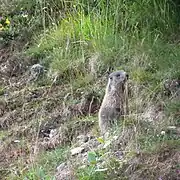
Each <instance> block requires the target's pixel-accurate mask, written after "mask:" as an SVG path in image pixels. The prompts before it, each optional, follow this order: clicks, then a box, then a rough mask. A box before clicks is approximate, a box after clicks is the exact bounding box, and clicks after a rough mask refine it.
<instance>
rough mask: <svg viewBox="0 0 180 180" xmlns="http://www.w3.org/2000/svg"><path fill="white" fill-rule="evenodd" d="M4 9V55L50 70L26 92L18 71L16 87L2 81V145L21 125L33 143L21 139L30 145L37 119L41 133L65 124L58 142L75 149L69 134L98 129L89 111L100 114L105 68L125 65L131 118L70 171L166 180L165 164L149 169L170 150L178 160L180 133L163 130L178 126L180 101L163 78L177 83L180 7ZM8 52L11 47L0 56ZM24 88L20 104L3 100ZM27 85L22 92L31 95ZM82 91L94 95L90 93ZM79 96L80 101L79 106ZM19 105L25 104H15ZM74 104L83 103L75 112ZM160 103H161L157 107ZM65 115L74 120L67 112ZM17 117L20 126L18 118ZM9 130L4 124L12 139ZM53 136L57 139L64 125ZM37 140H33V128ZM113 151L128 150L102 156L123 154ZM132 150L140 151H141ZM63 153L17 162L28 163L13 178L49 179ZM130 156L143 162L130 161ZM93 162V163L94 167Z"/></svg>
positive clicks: (109, 4) (0, 30)
mask: <svg viewBox="0 0 180 180" xmlns="http://www.w3.org/2000/svg"><path fill="white" fill-rule="evenodd" d="M0 4H1V7H0V48H1V49H2V54H3V52H6V53H9V54H7V57H9V56H19V54H21V56H20V60H19V61H18V62H20V64H25V65H24V66H23V67H26V66H29V65H32V64H33V63H34V62H35V63H37V62H38V63H40V64H42V65H43V66H45V69H46V70H47V73H46V75H44V76H43V77H42V78H41V79H40V80H38V81H37V82H35V83H34V84H31V85H26V86H23V85H22V86H21V82H22V80H21V79H23V78H24V76H23V75H22V74H23V73H22V72H21V73H19V75H17V77H16V76H15V78H17V81H16V82H20V83H19V84H18V83H17V84H18V86H17V88H16V87H15V86H13V83H12V82H13V80H12V82H11V81H8V80H9V79H8V78H11V77H13V76H11V77H8V76H7V75H5V76H3V78H4V79H2V81H0V83H1V82H2V85H0V96H1V97H2V99H3V98H4V101H5V102H7V103H9V104H8V105H9V106H8V107H9V109H6V110H2V112H1V111H0V115H1V116H2V117H10V118H11V117H13V118H14V119H13V121H12V122H10V120H9V119H8V118H4V119H5V120H3V121H2V124H1V123H0V130H1V128H2V131H1V133H0V141H1V139H5V140H6V138H7V139H8V140H7V141H6V142H9V141H10V140H9V139H11V138H12V139H14V138H15V137H14V134H13V133H9V132H11V131H12V132H15V131H16V129H13V128H15V127H16V128H17V126H20V125H22V126H23V128H24V129H26V123H28V125H29V126H28V127H29V128H31V130H29V129H28V130H27V132H28V133H29V134H28V135H29V136H30V137H28V135H27V134H26V131H25V130H24V131H25V132H23V133H24V134H26V136H27V137H28V138H27V139H28V140H27V141H28V142H29V141H30V140H29V139H31V136H32V137H33V138H34V136H35V135H34V129H35V131H37V123H35V119H43V124H40V125H39V124H38V126H40V127H38V128H42V129H43V128H47V126H48V125H49V124H51V125H49V127H50V128H49V129H51V127H54V128H57V127H60V126H63V127H64V129H65V130H64V131H65V134H63V136H65V137H63V138H64V139H66V140H64V141H63V142H68V143H70V144H71V143H72V144H71V145H73V143H74V142H73V140H74V139H73V138H75V136H77V135H78V134H80V132H81V131H83V132H86V131H87V129H88V130H89V131H90V132H93V133H94V134H95V135H97V134H98V132H97V124H96V123H94V122H96V119H97V118H94V115H93V116H91V115H92V114H93V113H94V114H95V117H97V111H96V109H98V107H99V104H100V102H101V99H102V97H103V93H104V90H105V83H106V76H107V72H109V71H112V70H119V69H124V70H125V71H127V72H128V73H129V77H130V83H131V86H132V87H131V91H132V92H131V97H130V100H129V106H130V115H129V116H128V117H125V120H124V121H123V122H121V123H120V125H119V127H118V128H116V129H114V133H113V135H112V138H113V136H119V138H117V139H116V140H111V139H110V140H109V141H107V142H106V141H105V142H104V140H102V139H101V138H99V141H100V143H102V144H103V143H104V144H106V143H107V144H108V143H109V144H108V145H107V146H106V148H105V150H104V149H103V150H102V149H99V151H98V150H97V152H94V151H92V154H91V153H90V154H91V155H90V154H89V156H88V158H87V161H88V160H89V161H90V162H88V163H89V164H88V163H87V164H86V165H85V166H83V168H82V167H80V168H79V167H76V165H74V166H75V167H74V169H75V170H74V171H75V172H76V175H77V177H78V179H81V180H88V179H105V178H107V177H109V178H114V179H115V178H121V179H128V176H131V175H132V174H134V175H136V176H135V179H138V178H141V179H143V178H144V179H149V178H154V179H158V178H160V177H159V176H163V175H164V174H165V172H163V168H164V167H161V166H160V165H159V164H158V162H157V164H158V165H157V167H158V168H159V172H158V168H157V169H156V170H155V169H153V167H152V166H155V165H154V164H153V163H154V161H153V160H154V159H157V157H159V156H161V153H162V154H163V153H164V151H165V150H166V149H168V151H170V152H172V153H169V159H172V160H174V159H175V155H174V154H176V153H177V150H178V149H179V148H180V145H179V133H180V132H177V133H174V132H173V131H172V130H168V126H175V128H176V129H178V128H180V120H179V119H180V116H179V106H180V104H179V101H178V100H177V99H171V98H169V97H167V96H165V95H164V93H163V82H164V81H165V80H166V79H178V78H180V71H179V67H180V60H179V59H180V45H179V34H178V33H179V28H180V27H179V18H180V8H179V3H178V1H173V0H153V1H152V0H136V1H132V0H126V1H125V0H111V1H107V0H100V1H97V0H95V1H87V0H73V1H64V0H61V1H58V0H46V1H43V0H32V1H28V0H13V1H10V0H7V1H1V0H0ZM1 49H0V50H1ZM4 49H7V50H8V51H3V50H4ZM9 49H10V50H9ZM0 53H1V51H0ZM0 55H1V54H0ZM21 58H22V59H21ZM4 59H6V58H4ZM7 59H8V58H7ZM24 59H26V61H24ZM27 61H28V62H27ZM0 63H1V61H0ZM3 63H6V62H3V59H2V65H3V67H5V65H4V64H3ZM21 75H22V76H21ZM55 76H57V77H58V78H57V79H56V78H55ZM6 78H7V79H8V80H7V82H6V81H5V79H6ZM0 80H1V79H0ZM25 81H26V80H25ZM31 86H34V87H36V89H37V90H36V92H38V93H39V94H40V95H37V97H36V98H34V96H33V98H32V96H31V94H36V92H30V91H31V89H30V88H31ZM41 87H42V90H41V89H40V88H41ZM15 88H16V89H15ZM28 88H29V89H28ZM38 88H39V89H38ZM43 88H44V89H43ZM22 89H23V91H22V94H20V95H19V96H20V98H19V97H18V96H13V95H12V99H14V100H12V99H10V98H9V96H10V97H11V94H15V91H19V92H20V91H21V90H22ZM24 89H26V90H27V89H28V90H27V92H26V91H24ZM8 91H10V92H11V93H9V94H10V95H9V94H8V95H7V96H6V97H5V96H4V94H5V93H6V92H8ZM40 91H42V92H40ZM29 92H30V93H29ZM38 93H37V94H38ZM88 93H89V94H91V95H90V96H86V94H88ZM29 94H30V95H29ZM89 94H88V95H89ZM29 97H31V98H29ZM8 98H9V99H8ZM28 98H29V99H30V100H29V99H28ZM38 98H39V99H38ZM83 98H84V99H85V100H86V101H83V100H82V99H83ZM21 99H22V100H21ZM32 99H33V100H32ZM36 99H38V100H39V101H38V100H36ZM57 99H58V100H57ZM18 100H20V101H21V102H20V103H17V102H19V101H18ZM16 101H17V102H16ZM54 102H55V103H54ZM93 102H95V104H93ZM28 103H29V104H28ZM83 103H84V104H83ZM88 103H89V104H88ZM49 104H50V105H49ZM79 104H80V105H81V106H78V105H79ZM83 105H84V106H85V107H84V109H82V106H83ZM32 106H33V107H32ZM86 106H88V107H86ZM159 106H163V108H162V109H163V110H162V109H161V108H159ZM25 107H29V108H25ZM90 107H91V108H90ZM0 108H1V107H0ZM3 108H4V109H5V107H3ZM48 108H49V109H48ZM93 108H94V109H95V110H94V109H93ZM34 109H35V110H34ZM47 109H48V110H47ZM91 109H93V110H92V112H91ZM0 110H1V109H0ZM26 111H27V112H26ZM31 111H32V113H30V112H31ZM69 111H70V113H71V115H69V114H68V113H69ZM159 112H163V115H161V114H160V115H159ZM8 113H10V115H9V116H7V114H8ZM13 113H14V114H13ZM28 113H29V114H28ZM38 113H39V114H38ZM58 113H59V114H58ZM34 114H35V115H34ZM56 114H58V115H57V116H56ZM64 114H65V115H64ZM36 115H37V117H36ZM50 115H52V117H50ZM63 115H64V116H65V118H66V120H65V121H64V119H63V118H64V116H63ZM73 116H74V117H73ZM79 116H80V118H79ZM85 116H87V117H85ZM18 117H20V118H19V119H20V120H19V119H18V121H17V119H16V118H18ZM49 117H50V118H49ZM91 117H92V118H91ZM48 118H49V119H48ZM58 118H59V119H60V120H59V119H58ZM61 118H62V119H63V120H62V121H61ZM57 119H58V120H57ZM46 121H47V122H46ZM56 121H57V123H55V122H56ZM22 122H23V123H22ZM3 123H4V124H3ZM18 123H19V124H18ZM20 123H22V124H20ZM48 123H49V124H48ZM88 123H89V124H88ZM47 124H48V125H47ZM30 125H31V126H30ZM41 126H42V127H41ZM6 127H8V128H9V127H10V128H9V132H8V133H7V129H6ZM20 127H21V126H20ZM81 127H82V128H81ZM19 129H21V128H19ZM52 129H53V128H52ZM38 131H40V130H39V129H38ZM69 131H71V132H69ZM76 132H77V133H76ZM6 133H7V134H8V137H6ZM23 133H20V134H21V135H22V134H23ZM59 133H62V129H61V130H59ZM17 134H18V133H17ZM35 134H36V135H37V132H36V133H35ZM39 134H40V133H39ZM19 136H20V135H19ZM22 136H23V135H22ZM24 136H25V135H24ZM66 136H70V137H66ZM33 138H32V139H33ZM32 139H31V141H32ZM119 141H120V142H119ZM113 143H114V144H113ZM116 143H117V144H118V143H119V144H120V145H119V146H118V145H117V144H116ZM32 144H33V143H32ZM112 144H113V145H112ZM0 145H1V142H0ZM7 146H8V145H7ZM117 146H118V147H120V148H119V149H121V151H122V152H123V153H124V155H123V156H124V158H123V159H118V158H116V157H112V158H109V155H107V154H108V153H110V152H111V151H113V150H114V151H116V150H119V149H118V148H117ZM164 147H166V148H164ZM136 151H139V152H140V153H139V154H140V155H139V154H138V153H137V152H136ZM93 153H95V154H97V156H98V158H99V159H100V160H101V161H97V162H96V160H97V159H96V157H95V156H93ZM106 153H107V154H106ZM65 154H66V149H64V148H62V147H60V148H59V147H56V148H55V150H51V151H50V152H45V150H42V151H40V152H39V154H38V155H37V156H35V158H36V159H35V163H32V165H27V166H26V165H24V164H25V163H22V164H23V165H22V166H26V168H24V169H25V170H24V169H23V168H22V167H21V166H19V167H18V171H20V175H19V176H18V178H20V179H33V180H34V179H52V177H53V176H54V174H55V169H56V167H57V166H58V165H59V164H60V163H62V162H64V161H66V160H67V159H68V158H67V157H65ZM137 154H138V155H137ZM142 154H143V156H141V155H142ZM147 154H148V155H147ZM173 155H174V156H173ZM156 156H157V157H156ZM162 156H163V155H162ZM104 157H106V158H104ZM163 157H164V159H165V160H164V159H163V158H162V159H163V160H164V161H163V160H162V161H163V162H164V164H166V163H167V162H166V159H168V157H165V155H164V156H163ZM135 158H137V159H138V162H139V164H138V163H135V162H134V161H133V160H134V159H135ZM131 160H132V161H133V162H131ZM12 161H14V162H12V164H13V163H14V164H17V162H18V158H17V159H13V160H12ZM91 161H93V162H94V161H95V164H92V163H91ZM167 161H168V160H167ZM174 161H175V160H174ZM174 161H173V162H174ZM99 162H104V165H101V164H100V170H99V167H98V165H99V164H98V163H99ZM173 162H171V163H172V164H170V166H171V167H173V168H174V166H175V167H176V169H173V168H171V167H170V173H169V174H168V175H169V176H170V177H172V178H174V177H176V176H175V175H174V174H176V170H178V165H177V164H176V163H175V165H174V164H173ZM131 163H132V170H130V169H131ZM148 163H151V164H148ZM0 165H1V164H0ZM173 165H174V166H173ZM168 167H169V166H168ZM106 169H107V171H106ZM98 170H99V171H98ZM101 170H102V171H101ZM126 170H127V171H126ZM133 171H134V173H133ZM10 172H11V170H10ZM125 172H128V173H125ZM13 173H14V171H12V173H10V175H9V178H10V179H12V178H11V177H13V178H14V176H15V175H14V174H13ZM163 173H164V174H163ZM113 174H115V175H114V176H113ZM0 175H1V169H0ZM16 175H17V172H16ZM152 176H153V177H152ZM164 177H165V175H164Z"/></svg>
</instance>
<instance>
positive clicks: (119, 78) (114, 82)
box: [108, 70, 128, 91]
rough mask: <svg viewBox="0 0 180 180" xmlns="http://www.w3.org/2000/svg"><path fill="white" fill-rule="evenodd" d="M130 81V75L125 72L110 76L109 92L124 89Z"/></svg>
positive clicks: (113, 73)
mask: <svg viewBox="0 0 180 180" xmlns="http://www.w3.org/2000/svg"><path fill="white" fill-rule="evenodd" d="M127 80H128V74H127V73H126V72H125V71H122V70H121V71H115V72H112V73H111V74H110V75H109V81H108V91H111V90H119V89H121V88H124V84H125V82H126V81H127Z"/></svg>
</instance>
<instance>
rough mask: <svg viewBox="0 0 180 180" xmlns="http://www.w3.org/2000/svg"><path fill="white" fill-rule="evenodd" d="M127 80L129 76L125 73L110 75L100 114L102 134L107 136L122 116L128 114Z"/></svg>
mask: <svg viewBox="0 0 180 180" xmlns="http://www.w3.org/2000/svg"><path fill="white" fill-rule="evenodd" d="M127 80H128V74H127V73H126V72H125V71H116V72H113V73H111V74H110V75H109V80H108V84H107V87H106V93H105V96H104V99H103V101H102V104H101V107H100V110H99V114H98V116H99V127H100V130H101V133H102V134H105V133H106V132H107V131H108V130H109V128H110V127H111V126H112V124H113V123H115V122H116V121H117V120H118V119H119V118H120V116H121V115H124V114H125V113H128V112H127V111H128V110H127V108H128V107H127V94H126V93H127V91H126V90H127V88H126V83H127ZM125 107H126V112H125Z"/></svg>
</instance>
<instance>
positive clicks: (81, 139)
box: [77, 134, 89, 144]
mask: <svg viewBox="0 0 180 180" xmlns="http://www.w3.org/2000/svg"><path fill="white" fill-rule="evenodd" d="M88 139H89V137H88V136H86V135H83V134H81V135H79V136H78V137H77V140H78V142H79V143H80V144H82V143H85V142H87V141H88Z"/></svg>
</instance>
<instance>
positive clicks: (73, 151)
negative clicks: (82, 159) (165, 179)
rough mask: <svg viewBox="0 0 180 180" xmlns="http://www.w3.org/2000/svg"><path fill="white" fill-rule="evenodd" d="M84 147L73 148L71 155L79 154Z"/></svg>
mask: <svg viewBox="0 0 180 180" xmlns="http://www.w3.org/2000/svg"><path fill="white" fill-rule="evenodd" d="M84 149H85V148H84V147H76V148H74V149H71V155H72V156H74V155H77V154H80V153H82V152H83V151H84Z"/></svg>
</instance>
